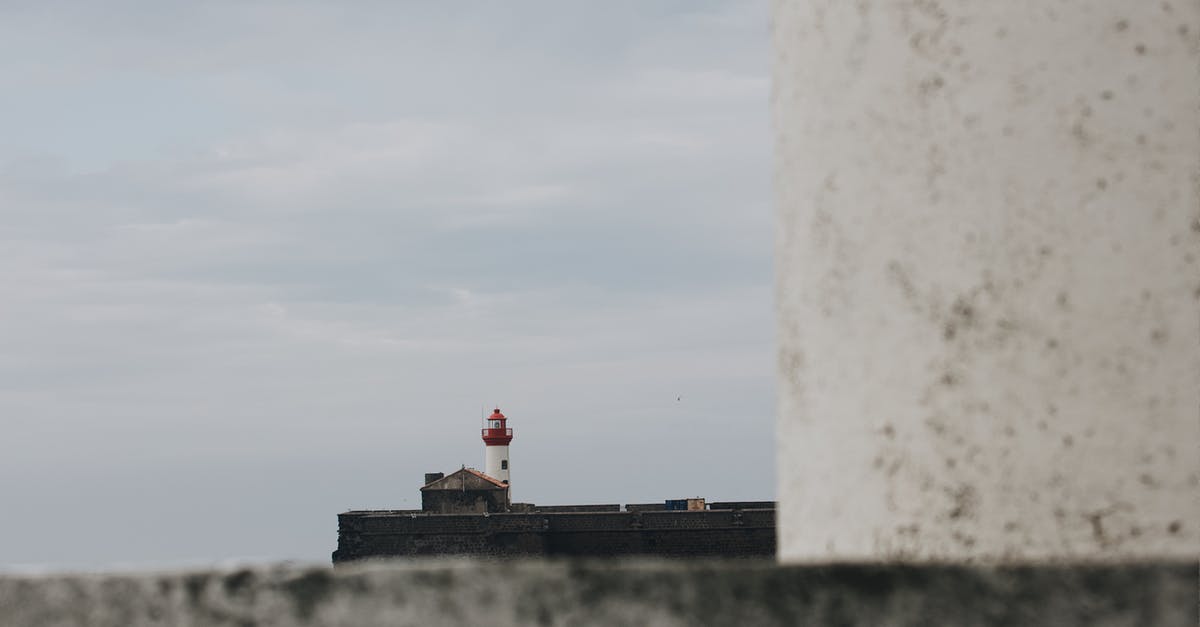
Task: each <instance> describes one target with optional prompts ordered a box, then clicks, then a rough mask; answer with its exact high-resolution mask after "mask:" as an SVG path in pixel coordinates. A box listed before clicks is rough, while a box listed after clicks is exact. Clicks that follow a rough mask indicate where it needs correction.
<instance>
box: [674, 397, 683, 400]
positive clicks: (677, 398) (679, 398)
mask: <svg viewBox="0 0 1200 627" xmlns="http://www.w3.org/2000/svg"><path fill="white" fill-rule="evenodd" d="M675 400H677V401H681V400H683V397H682V396H676V397H675Z"/></svg>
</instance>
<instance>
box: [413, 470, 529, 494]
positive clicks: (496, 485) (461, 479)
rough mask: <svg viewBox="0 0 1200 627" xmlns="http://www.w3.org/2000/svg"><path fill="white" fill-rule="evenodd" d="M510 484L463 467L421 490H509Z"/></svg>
mask: <svg viewBox="0 0 1200 627" xmlns="http://www.w3.org/2000/svg"><path fill="white" fill-rule="evenodd" d="M507 489H508V484H507V483H504V482H503V481H501V480H499V479H497V478H495V477H491V476H488V475H485V474H483V473H482V472H479V471H478V470H475V469H474V468H462V469H460V470H456V471H454V472H452V473H450V474H448V475H446V476H445V477H442V478H441V479H438V480H437V481H434V482H431V483H429V484H427V485H425V486H422V487H421V490H422V491H424V490H507Z"/></svg>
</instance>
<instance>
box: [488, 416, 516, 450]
mask: <svg viewBox="0 0 1200 627" xmlns="http://www.w3.org/2000/svg"><path fill="white" fill-rule="evenodd" d="M507 421H508V418H505V417H504V414H502V413H500V409H499V408H497V409H494V410H492V415H491V416H488V419H487V426H486V427H484V428H483V442H484V444H486V445H487V446H508V443H509V442H512V437H513V436H512V429H509V428H508V425H507Z"/></svg>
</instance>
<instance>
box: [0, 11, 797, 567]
mask: <svg viewBox="0 0 1200 627" xmlns="http://www.w3.org/2000/svg"><path fill="white" fill-rule="evenodd" d="M14 5H16V6H14ZM764 5H765V2H764V1H762V0H756V1H753V2H743V1H731V2H700V1H696V0H688V1H679V2H668V1H662V2H641V1H635V2H587V3H585V2H578V3H576V2H545V3H540V4H535V3H509V2H506V3H500V2H478V3H429V2H423V3H416V2H413V3H401V2H392V1H387V2H384V1H379V2H374V1H360V2H340V3H331V2H321V3H316V2H313V3H306V2H294V1H288V2H282V1H279V2H266V1H264V2H243V1H233V0H229V1H226V2H204V3H200V2H163V1H161V0H146V1H144V2H132V1H129V2H120V1H114V2H103V3H100V2H90V3H88V2H76V3H66V2H53V1H50V2H27V3H4V5H3V8H0V94H3V97H2V98H0V427H2V429H0V570H14V569H28V568H45V567H49V568H101V567H112V566H122V567H134V568H142V567H169V566H175V565H185V564H203V563H213V562H220V561H222V560H232V559H241V560H283V559H294V560H304V561H320V562H328V560H329V554H330V552H331V551H332V550H333V549H334V548H335V546H336V542H337V520H336V516H337V514H338V513H339V512H342V511H345V510H347V509H350V508H356V509H359V508H404V507H419V502H420V498H419V494H418V492H417V489H418V487H419V486H420V484H421V479H422V475H423V473H425V472H429V471H444V472H448V471H451V470H454V469H457V468H458V467H459V466H461V465H462V464H466V465H468V466H475V467H481V466H482V465H483V446H482V442H481V441H480V439H479V431H478V427H479V421H480V410H481V409H483V408H484V407H483V406H485V405H487V406H491V405H493V404H498V405H499V406H500V407H501V408H502V409H503V410H504V412H505V413H506V414H507V415H508V416H509V418H510V426H512V427H513V428H514V430H515V432H516V436H515V439H514V441H513V444H512V449H511V456H512V479H513V498H514V500H517V501H526V502H536V503H543V504H556V503H627V502H647V501H657V500H662V499H664V498H678V497H683V496H705V497H708V498H709V499H718V500H731V499H769V498H773V496H774V460H773V454H774V451H773V444H772V434H773V426H774V419H773V412H774V392H773V388H774V381H773V363H774V352H773V347H772V330H773V329H772V327H773V323H772V317H771V282H772V277H771V265H770V264H771V245H772V235H771V211H770V208H769V181H770V173H769V141H768V136H767V130H768V129H767V127H768V122H767V95H768V89H769V86H768V80H767V55H766V48H767V24H766V7H765V6H764ZM489 408H490V407H489Z"/></svg>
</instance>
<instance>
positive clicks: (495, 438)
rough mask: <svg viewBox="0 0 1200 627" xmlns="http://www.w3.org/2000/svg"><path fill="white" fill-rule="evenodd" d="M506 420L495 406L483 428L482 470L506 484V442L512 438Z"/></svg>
mask: <svg viewBox="0 0 1200 627" xmlns="http://www.w3.org/2000/svg"><path fill="white" fill-rule="evenodd" d="M507 420H508V418H505V417H504V414H502V413H500V408H496V409H495V410H493V411H492V415H491V416H488V419H487V425H485V426H484V428H483V450H484V465H483V467H484V469H485V470H484V472H486V473H487V474H488V476H490V477H493V478H496V479H499V480H500V481H503V482H504V484H505V485H508V443H509V442H512V438H513V433H512V429H509V428H508V425H507V424H506V422H507Z"/></svg>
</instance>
